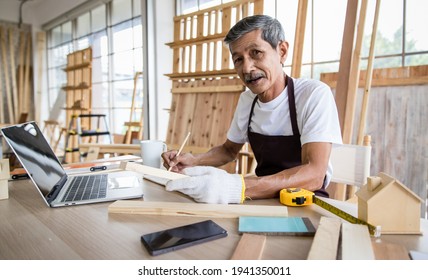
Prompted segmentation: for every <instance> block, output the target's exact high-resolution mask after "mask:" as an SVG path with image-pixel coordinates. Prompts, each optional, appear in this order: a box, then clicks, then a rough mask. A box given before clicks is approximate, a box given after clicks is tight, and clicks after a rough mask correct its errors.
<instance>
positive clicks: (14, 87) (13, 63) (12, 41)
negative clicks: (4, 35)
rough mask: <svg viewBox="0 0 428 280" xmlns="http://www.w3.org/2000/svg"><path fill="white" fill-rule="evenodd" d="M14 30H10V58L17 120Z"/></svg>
mask: <svg viewBox="0 0 428 280" xmlns="http://www.w3.org/2000/svg"><path fill="white" fill-rule="evenodd" d="M13 35H14V32H13V28H9V56H10V75H11V78H12V79H11V80H12V102H13V114H14V116H15V120H18V119H19V114H20V112H18V89H17V86H16V64H15V44H14V43H15V40H14V36H13Z"/></svg>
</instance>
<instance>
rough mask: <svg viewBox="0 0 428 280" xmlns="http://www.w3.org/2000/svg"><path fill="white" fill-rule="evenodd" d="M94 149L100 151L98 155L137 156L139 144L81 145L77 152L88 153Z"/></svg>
mask: <svg viewBox="0 0 428 280" xmlns="http://www.w3.org/2000/svg"><path fill="white" fill-rule="evenodd" d="M95 147H98V148H99V149H100V153H119V154H139V153H140V145H139V144H97V143H81V144H80V145H79V150H80V151H81V152H86V151H89V150H91V149H93V148H95Z"/></svg>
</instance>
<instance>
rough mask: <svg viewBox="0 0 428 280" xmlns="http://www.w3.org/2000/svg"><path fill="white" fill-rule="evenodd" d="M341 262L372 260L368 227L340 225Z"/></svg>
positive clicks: (372, 254) (372, 253) (348, 224)
mask: <svg viewBox="0 0 428 280" xmlns="http://www.w3.org/2000/svg"><path fill="white" fill-rule="evenodd" d="M341 253H342V260H374V252H373V247H372V244H371V240H370V233H369V230H368V227H367V226H365V225H359V224H350V223H343V224H342V251H341Z"/></svg>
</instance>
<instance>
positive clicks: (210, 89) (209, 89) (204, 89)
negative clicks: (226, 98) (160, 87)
mask: <svg viewBox="0 0 428 280" xmlns="http://www.w3.org/2000/svg"><path fill="white" fill-rule="evenodd" d="M243 89H244V87H243V85H242V84H237V85H224V86H221V85H219V86H198V87H190V88H188V87H187V88H173V89H172V90H171V92H172V93H215V92H237V91H238V92H242V91H243Z"/></svg>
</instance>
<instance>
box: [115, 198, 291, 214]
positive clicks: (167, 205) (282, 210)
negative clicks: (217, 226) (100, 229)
mask: <svg viewBox="0 0 428 280" xmlns="http://www.w3.org/2000/svg"><path fill="white" fill-rule="evenodd" d="M108 212H109V213H122V214H142V215H160V216H182V217H211V218H239V217H240V216H243V215H246V216H275V217H286V216H287V215H288V211H287V207H282V206H281V207H278V206H268V205H243V204H205V203H184V202H159V201H141V200H118V201H116V202H113V203H112V204H110V205H109V207H108Z"/></svg>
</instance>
